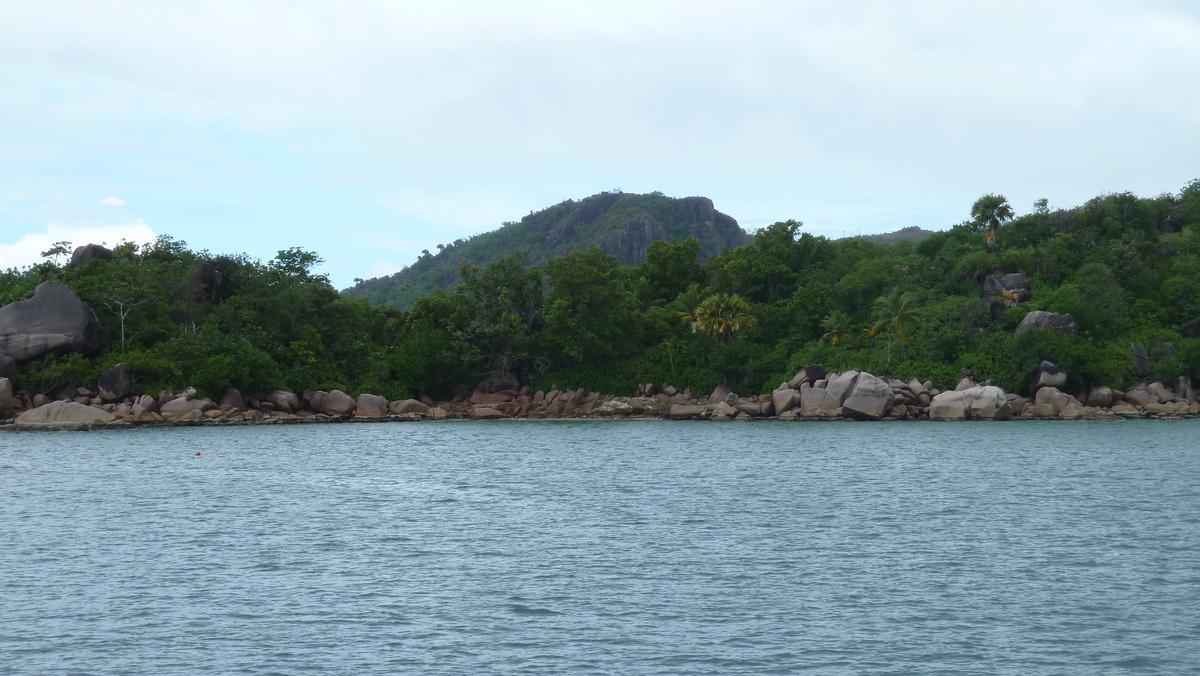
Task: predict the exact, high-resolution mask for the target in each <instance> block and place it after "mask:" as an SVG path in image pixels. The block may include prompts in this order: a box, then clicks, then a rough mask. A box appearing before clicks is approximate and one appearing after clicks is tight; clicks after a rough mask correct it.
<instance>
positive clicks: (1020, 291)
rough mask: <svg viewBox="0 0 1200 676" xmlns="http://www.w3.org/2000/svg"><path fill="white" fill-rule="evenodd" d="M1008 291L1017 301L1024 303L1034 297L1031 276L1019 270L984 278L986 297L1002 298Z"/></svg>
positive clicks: (984, 293) (984, 294)
mask: <svg viewBox="0 0 1200 676" xmlns="http://www.w3.org/2000/svg"><path fill="white" fill-rule="evenodd" d="M1005 291H1007V292H1009V293H1010V294H1011V295H1012V299H1013V301H1014V302H1017V303H1024V302H1025V301H1027V300H1029V299H1030V298H1033V287H1032V286H1031V285H1030V284H1029V278H1028V277H1026V276H1025V275H1022V274H1021V273H1019V272H1014V273H1011V274H1007V275H999V276H989V277H988V278H987V279H985V280H983V296H984V298H1002V297H1004V292H1005Z"/></svg>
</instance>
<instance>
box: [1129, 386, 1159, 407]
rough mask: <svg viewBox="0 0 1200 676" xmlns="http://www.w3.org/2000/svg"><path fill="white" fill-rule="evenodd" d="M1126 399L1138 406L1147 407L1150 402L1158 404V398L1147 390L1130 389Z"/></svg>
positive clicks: (1132, 404) (1130, 403)
mask: <svg viewBox="0 0 1200 676" xmlns="http://www.w3.org/2000/svg"><path fill="white" fill-rule="evenodd" d="M1125 401H1126V402H1127V403H1128V404H1129V405H1131V406H1134V407H1137V408H1142V409H1144V408H1146V407H1147V406H1149V405H1150V404H1157V403H1158V398H1157V397H1155V396H1154V395H1152V394H1150V393H1149V392H1147V391H1145V390H1129V391H1128V392H1126V393H1125Z"/></svg>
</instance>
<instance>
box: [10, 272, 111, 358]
mask: <svg viewBox="0 0 1200 676" xmlns="http://www.w3.org/2000/svg"><path fill="white" fill-rule="evenodd" d="M102 337H103V331H102V329H101V326H100V321H99V320H98V319H97V318H96V313H95V312H92V308H90V307H88V304H87V303H85V302H83V301H82V300H80V299H79V296H77V295H75V292H74V291H72V290H71V287H69V286H67V285H66V284H59V283H58V282H42V283H41V284H39V285H38V286H37V288H36V289H34V290H33V297H31V298H29V299H28V300H21V301H17V302H15V303H9V304H8V305H5V306H4V307H2V308H0V350H3V351H4V352H6V353H7V354H8V355H9V356H10V357H12V358H13V359H14V360H16V361H17V362H18V363H22V362H27V361H30V360H32V359H37V358H39V357H44V356H46V355H49V354H63V353H67V352H82V353H84V354H92V353H94V352H95V351H96V350H98V349H99V348H100V345H101V339H102Z"/></svg>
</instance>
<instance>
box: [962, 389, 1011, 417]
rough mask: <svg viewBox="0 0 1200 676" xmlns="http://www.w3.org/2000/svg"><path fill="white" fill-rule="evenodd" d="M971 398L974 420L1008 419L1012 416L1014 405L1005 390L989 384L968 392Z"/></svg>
mask: <svg viewBox="0 0 1200 676" xmlns="http://www.w3.org/2000/svg"><path fill="white" fill-rule="evenodd" d="M967 395H968V396H969V398H970V400H971V419H972V420H1008V419H1009V418H1011V417H1012V405H1011V404H1009V401H1008V397H1007V396H1006V395H1005V394H1004V390H1002V389H1000V388H999V387H996V386H995V385H989V386H987V387H980V388H978V389H977V390H976V389H973V390H969V391H968V392H967Z"/></svg>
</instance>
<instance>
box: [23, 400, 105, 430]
mask: <svg viewBox="0 0 1200 676" xmlns="http://www.w3.org/2000/svg"><path fill="white" fill-rule="evenodd" d="M116 420H117V418H116V416H114V415H113V414H111V413H107V412H105V411H102V410H100V409H98V408H92V407H91V406H85V405H84V404H78V403H76V402H73V401H52V402H50V403H49V404H46V405H45V406H39V407H37V408H32V409H29V410H28V411H25V412H24V413H22V414H21V415H19V416H17V419H16V425H17V428H18V429H88V428H90V427H93V426H95V425H105V424H108V423H112V422H116Z"/></svg>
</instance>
